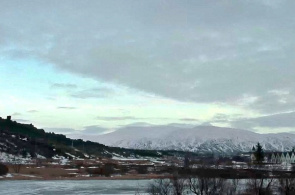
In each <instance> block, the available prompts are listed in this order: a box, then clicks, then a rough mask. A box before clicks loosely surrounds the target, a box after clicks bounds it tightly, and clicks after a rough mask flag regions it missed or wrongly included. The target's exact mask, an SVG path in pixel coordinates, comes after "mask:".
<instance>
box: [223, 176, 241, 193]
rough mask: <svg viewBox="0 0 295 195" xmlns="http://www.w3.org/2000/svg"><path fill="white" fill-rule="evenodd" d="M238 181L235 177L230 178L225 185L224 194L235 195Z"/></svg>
mask: <svg viewBox="0 0 295 195" xmlns="http://www.w3.org/2000/svg"><path fill="white" fill-rule="evenodd" d="M239 183H240V179H238V178H235V179H231V180H230V181H229V182H228V183H227V184H228V185H227V186H226V194H227V195H235V194H238V186H239Z"/></svg>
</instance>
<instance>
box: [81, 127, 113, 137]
mask: <svg viewBox="0 0 295 195" xmlns="http://www.w3.org/2000/svg"><path fill="white" fill-rule="evenodd" d="M109 131H110V130H109V129H107V128H104V127H100V126H96V125H91V126H86V127H84V130H83V131H81V133H82V134H89V135H97V134H103V133H106V132H109Z"/></svg>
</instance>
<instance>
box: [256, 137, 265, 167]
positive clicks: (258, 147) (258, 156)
mask: <svg viewBox="0 0 295 195" xmlns="http://www.w3.org/2000/svg"><path fill="white" fill-rule="evenodd" d="M254 156H255V160H256V162H257V163H259V164H261V163H262V162H263V160H264V152H263V148H262V146H261V145H260V143H259V142H258V143H257V145H256V150H255V151H254Z"/></svg>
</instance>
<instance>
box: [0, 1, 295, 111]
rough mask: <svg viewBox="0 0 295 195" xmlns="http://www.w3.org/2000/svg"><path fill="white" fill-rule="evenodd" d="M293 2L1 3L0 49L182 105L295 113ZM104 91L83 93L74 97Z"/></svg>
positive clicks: (54, 85)
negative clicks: (214, 104) (199, 103)
mask: <svg viewBox="0 0 295 195" xmlns="http://www.w3.org/2000/svg"><path fill="white" fill-rule="evenodd" d="M294 5H295V2H294V1H288V0H281V1H279V0H277V1H275V0H274V1H269V0H264V1H255V2H254V1H247V0H246V1H245V0H237V1H225V0H221V1H218V2H216V1H215V2H213V1H124V2H118V1H89V0H85V1H74V2H73V1H67V0H64V1H30V2H24V1H17V0H15V1H2V2H1V3H0V7H2V8H3V9H2V11H1V13H0V35H1V36H0V52H1V53H0V54H1V56H4V57H6V58H26V57H34V58H37V59H39V60H41V61H43V62H47V63H50V64H53V65H54V66H55V67H57V68H58V69H60V70H63V71H67V72H71V73H75V74H79V75H82V76H86V77H91V78H94V79H96V80H99V81H104V82H109V83H114V84H117V85H122V86H128V87H130V88H134V89H137V90H140V91H145V92H148V93H152V94H157V95H160V96H163V97H168V98H172V99H177V100H179V101H192V102H206V103H216V102H218V103H225V104H231V105H237V106H243V107H246V108H248V109H253V110H256V111H259V112H262V113H269V114H273V113H277V112H286V111H293V110H294V108H295V84H294V83H295V77H294V75H295V64H294V62H295V56H294V54H293V52H294V49H295V48H294V45H295V39H294V34H295V19H294V18H295V13H294V10H293V8H294ZM52 87H54V88H68V89H75V88H76V85H60V84H53V86H52ZM108 93H110V91H103V94H108ZM100 94H101V93H99V90H95V89H93V90H92V89H89V90H86V91H81V92H79V93H76V94H72V96H73V97H76V98H83V99H85V98H87V97H94V98H96V97H101V95H100Z"/></svg>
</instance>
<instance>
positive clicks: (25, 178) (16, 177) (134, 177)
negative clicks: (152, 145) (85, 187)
mask: <svg viewBox="0 0 295 195" xmlns="http://www.w3.org/2000/svg"><path fill="white" fill-rule="evenodd" d="M163 178H169V176H167V175H166V176H163V175H128V176H126V175H125V176H111V177H83V176H82V177H48V178H44V177H38V176H23V175H13V176H12V177H5V176H2V178H0V181H21V180H23V181H28V180H33V181H58V180H77V181H79V180H80V181H82V180H152V179H163Z"/></svg>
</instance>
